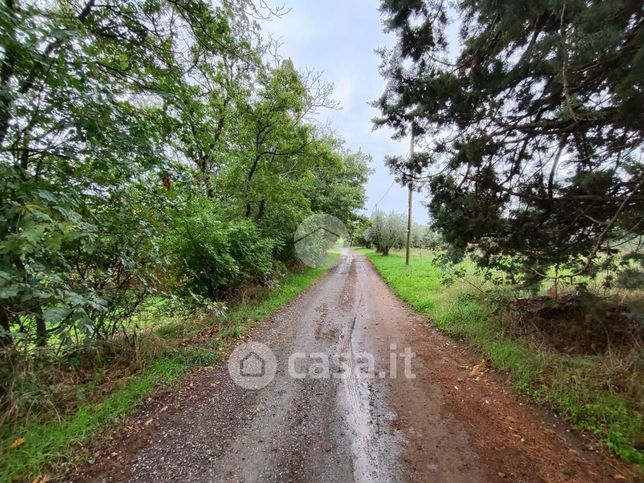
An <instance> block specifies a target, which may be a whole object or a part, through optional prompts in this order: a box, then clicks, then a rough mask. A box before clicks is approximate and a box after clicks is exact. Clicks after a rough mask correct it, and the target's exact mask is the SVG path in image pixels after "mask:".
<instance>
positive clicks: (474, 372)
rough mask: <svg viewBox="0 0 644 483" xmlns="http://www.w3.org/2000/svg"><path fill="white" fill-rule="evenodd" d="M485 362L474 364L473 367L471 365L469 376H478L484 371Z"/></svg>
mask: <svg viewBox="0 0 644 483" xmlns="http://www.w3.org/2000/svg"><path fill="white" fill-rule="evenodd" d="M485 369H486V367H485V362H481V363H480V364H476V365H475V366H474V367H472V370H471V371H470V376H471V377H477V376H480V375H481V374H483V373H484V372H485Z"/></svg>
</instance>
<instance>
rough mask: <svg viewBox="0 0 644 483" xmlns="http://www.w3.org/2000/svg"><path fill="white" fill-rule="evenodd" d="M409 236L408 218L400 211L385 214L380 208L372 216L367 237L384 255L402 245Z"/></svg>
mask: <svg viewBox="0 0 644 483" xmlns="http://www.w3.org/2000/svg"><path fill="white" fill-rule="evenodd" d="M406 236H407V220H406V218H405V216H404V215H401V214H398V213H393V212H392V213H389V214H385V213H383V212H382V211H380V210H376V211H374V213H373V215H372V216H371V225H370V226H369V228H368V229H367V234H366V235H365V239H366V240H367V241H368V242H369V243H371V244H373V246H375V247H376V250H377V251H378V252H379V253H382V254H383V255H389V250H391V249H392V248H394V247H401V246H402V245H403V243H404V242H405V239H406Z"/></svg>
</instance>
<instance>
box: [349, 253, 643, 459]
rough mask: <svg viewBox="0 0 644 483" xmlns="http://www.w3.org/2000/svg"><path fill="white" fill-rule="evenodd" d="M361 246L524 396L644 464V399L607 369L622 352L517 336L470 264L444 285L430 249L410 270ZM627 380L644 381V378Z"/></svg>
mask: <svg viewBox="0 0 644 483" xmlns="http://www.w3.org/2000/svg"><path fill="white" fill-rule="evenodd" d="M359 250H360V251H362V252H363V253H364V254H365V255H366V256H367V257H368V258H369V260H371V262H372V263H373V264H374V266H375V267H376V269H377V271H378V272H379V273H380V274H381V276H382V277H383V278H384V280H385V281H386V282H387V284H388V285H389V286H390V287H391V288H392V289H393V290H394V292H396V294H397V295H398V296H400V297H401V298H402V299H403V300H404V301H405V302H407V303H408V304H409V305H411V306H412V307H413V308H414V309H415V310H417V311H418V312H421V313H423V314H426V315H427V316H428V317H429V319H430V320H431V323H433V324H434V325H435V326H436V327H437V328H439V329H440V330H441V331H443V332H445V333H446V334H448V335H450V336H452V337H454V338H456V339H459V340H463V341H465V342H466V343H468V344H470V345H471V346H473V347H474V348H476V349H477V350H478V351H480V353H481V354H482V355H483V357H485V358H486V360H488V361H489V363H490V364H491V365H492V366H494V367H496V368H497V369H500V370H503V371H507V372H508V373H509V374H510V375H511V377H512V379H513V381H514V385H515V388H516V390H517V391H518V392H519V393H521V394H524V395H527V396H529V397H531V398H532V399H533V400H535V401H536V402H537V403H539V404H543V405H546V406H548V407H551V408H552V409H554V410H556V411H557V412H559V413H561V414H562V415H564V416H565V417H567V418H569V419H570V420H571V421H572V422H573V423H574V424H575V425H576V426H577V427H578V428H579V429H580V430H584V431H589V432H591V433H593V434H594V435H596V436H597V437H598V438H599V439H601V440H602V441H603V442H604V443H605V445H606V446H607V448H608V449H610V450H611V451H613V452H614V453H616V454H617V455H618V456H620V457H621V458H623V459H624V460H626V461H628V462H632V463H637V464H642V463H644V452H642V448H641V443H642V436H643V424H642V415H641V409H642V408H641V401H639V400H633V396H632V394H628V392H627V391H624V390H623V389H620V388H618V387H615V386H614V385H613V384H610V383H608V382H607V381H610V380H611V378H610V377H608V376H609V375H608V376H607V372H608V371H610V370H613V367H615V366H616V365H618V364H619V362H620V361H615V360H614V359H615V358H616V355H615V354H611V353H608V354H596V355H570V354H565V353H561V352H558V351H555V350H550V349H548V348H544V347H536V346H535V345H534V344H532V343H531V341H529V340H527V339H524V338H522V337H512V336H509V335H508V334H507V331H506V330H504V329H505V326H504V324H503V323H502V319H501V316H500V314H499V307H500V306H502V301H499V300H497V297H498V291H494V290H489V288H490V287H486V285H485V283H484V282H483V281H482V280H481V278H480V276H477V275H476V274H475V273H474V270H473V266H472V265H471V264H468V262H466V265H465V266H464V269H465V271H466V273H469V275H467V276H466V277H465V278H463V279H457V280H456V282H455V283H453V284H450V285H444V284H443V283H441V267H440V265H438V264H437V263H435V261H434V258H433V256H432V255H431V254H430V253H429V252H418V251H416V252H415V253H413V254H412V259H411V263H410V266H409V267H406V266H405V264H404V256H403V255H402V254H400V253H396V252H392V253H391V254H390V255H389V256H387V257H384V256H381V255H379V254H376V252H375V251H374V250H368V249H359ZM639 357H640V358H641V354H640V355H639ZM638 376H641V373H637V372H635V377H636V378H639V377H638ZM627 383H628V384H631V385H639V384H641V378H639V381H637V380H635V381H627Z"/></svg>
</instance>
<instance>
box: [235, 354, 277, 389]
mask: <svg viewBox="0 0 644 483" xmlns="http://www.w3.org/2000/svg"><path fill="white" fill-rule="evenodd" d="M276 372H277V360H276V359H275V354H273V351H272V350H271V349H270V348H269V347H268V346H266V345H264V344H261V343H259V342H246V343H242V344H239V345H238V346H237V347H236V348H235V350H234V351H233V352H232V354H231V355H230V358H229V359H228V373H229V374H230V377H231V378H232V380H233V381H234V382H235V384H237V385H238V386H240V387H243V388H244V389H261V388H263V387H266V386H267V385H268V384H270V383H271V381H272V380H273V378H274V377H275V373H276Z"/></svg>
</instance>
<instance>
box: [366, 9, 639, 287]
mask: <svg viewBox="0 0 644 483" xmlns="http://www.w3.org/2000/svg"><path fill="white" fill-rule="evenodd" d="M382 12H383V14H384V15H385V17H386V19H385V25H386V27H387V29H388V30H389V31H391V32H394V33H395V34H396V35H397V38H398V43H397V45H396V47H395V48H394V49H391V50H386V49H384V50H382V52H381V53H382V58H383V64H382V73H383V75H384V77H385V78H386V80H387V87H386V90H385V92H384V94H383V95H382V97H381V98H380V99H379V100H378V101H377V102H376V103H375V104H376V105H377V106H378V107H379V108H380V110H381V112H382V117H381V118H380V119H378V120H377V124H378V125H388V126H390V127H393V128H394V129H395V130H396V133H397V135H398V136H403V135H406V134H408V133H410V132H413V134H415V135H416V136H417V137H418V139H421V140H422V141H423V143H425V145H426V146H427V150H426V151H425V152H420V153H417V154H416V155H415V156H414V157H413V158H411V159H409V160H406V159H402V158H396V157H393V158H390V159H389V164H390V167H391V169H392V171H393V172H394V174H396V175H397V176H398V177H399V178H401V179H402V180H403V182H405V183H409V182H413V183H414V184H415V185H416V186H418V185H419V184H421V183H424V184H428V185H429V187H430V188H431V193H432V199H431V203H430V211H431V213H432V216H433V219H434V220H435V222H434V223H435V226H436V227H437V228H439V229H440V230H441V232H442V235H443V237H444V239H445V241H446V242H447V243H449V244H450V245H451V247H452V254H453V255H454V256H455V257H457V258H458V257H461V256H462V255H463V253H464V251H465V250H466V248H467V247H468V246H471V245H472V244H475V245H476V247H477V253H479V254H480V260H479V263H480V264H482V265H484V266H495V267H497V268H502V269H504V270H507V271H509V272H515V273H516V272H521V273H523V274H524V282H525V284H526V285H531V286H537V285H538V284H539V282H541V281H542V280H543V279H545V278H548V277H550V275H549V269H550V268H551V267H554V268H555V272H559V271H560V270H563V269H567V270H568V271H569V273H572V274H575V275H588V276H595V275H596V274H597V273H599V272H600V271H601V270H602V269H603V268H605V267H606V266H607V264H611V263H613V259H614V258H616V257H619V256H620V255H621V254H622V253H621V248H622V247H623V246H624V244H625V243H628V242H629V240H639V241H641V237H642V235H643V234H644V232H643V230H644V223H642V221H643V219H644V181H643V179H644V171H643V169H642V164H641V155H642V151H641V145H642V126H643V125H644V117H643V115H642V112H641V110H640V109H639V108H637V107H636V106H639V105H641V104H642V102H643V101H644V97H643V96H644V90H643V89H642V73H643V72H644V57H643V56H642V55H641V53H642V49H643V48H644V32H643V31H642V9H641V4H640V3H639V2H632V1H625V2H604V1H599V0H597V1H590V2H578V1H570V0H556V1H537V2H530V3H529V4H526V2H523V1H519V0H514V1H504V2H483V1H477V0H464V1H460V2H457V4H456V5H455V9H449V8H448V6H447V4H446V3H445V2H437V1H433V0H431V1H416V0H403V1H400V0H383V2H382ZM450 21H453V22H455V23H457V24H458V25H459V26H460V39H459V41H458V42H457V43H456V44H454V45H451V44H450V43H449V41H448V38H447V36H446V33H445V32H446V28H447V26H448V24H450ZM637 245H638V246H639V243H637Z"/></svg>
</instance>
